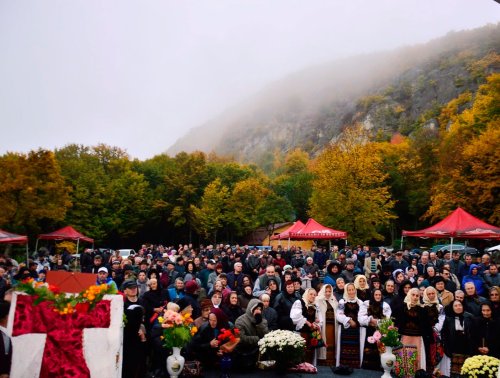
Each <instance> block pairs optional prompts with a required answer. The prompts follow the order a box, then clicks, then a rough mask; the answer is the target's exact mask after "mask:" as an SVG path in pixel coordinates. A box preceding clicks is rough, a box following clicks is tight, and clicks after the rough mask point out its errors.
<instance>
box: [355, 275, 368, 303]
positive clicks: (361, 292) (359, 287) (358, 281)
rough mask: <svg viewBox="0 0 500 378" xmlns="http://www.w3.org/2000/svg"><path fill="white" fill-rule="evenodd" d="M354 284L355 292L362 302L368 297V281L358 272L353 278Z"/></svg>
mask: <svg viewBox="0 0 500 378" xmlns="http://www.w3.org/2000/svg"><path fill="white" fill-rule="evenodd" d="M354 286H355V287H356V294H357V296H358V298H359V299H360V300H361V301H362V302H364V301H367V300H369V299H370V295H371V292H370V286H368V282H367V280H366V277H365V275H364V274H358V275H357V276H356V277H355V278H354Z"/></svg>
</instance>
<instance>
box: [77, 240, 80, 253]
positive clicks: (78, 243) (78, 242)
mask: <svg viewBox="0 0 500 378" xmlns="http://www.w3.org/2000/svg"><path fill="white" fill-rule="evenodd" d="M79 246H80V239H76V253H78V247H79Z"/></svg>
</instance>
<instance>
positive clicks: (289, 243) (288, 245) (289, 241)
mask: <svg viewBox="0 0 500 378" xmlns="http://www.w3.org/2000/svg"><path fill="white" fill-rule="evenodd" d="M288 250H290V236H289V237H288Z"/></svg>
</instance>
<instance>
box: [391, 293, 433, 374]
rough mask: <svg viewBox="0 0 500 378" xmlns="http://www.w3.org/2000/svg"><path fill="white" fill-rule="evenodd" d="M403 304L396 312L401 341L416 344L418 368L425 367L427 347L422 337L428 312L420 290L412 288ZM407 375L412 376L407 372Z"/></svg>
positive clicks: (404, 343)
mask: <svg viewBox="0 0 500 378" xmlns="http://www.w3.org/2000/svg"><path fill="white" fill-rule="evenodd" d="M403 303H404V304H403V306H400V307H398V308H397V311H395V312H394V318H395V323H396V327H398V329H399V334H400V335H401V343H402V344H403V345H405V346H414V347H416V350H417V370H418V369H424V370H425V367H426V364H425V347H424V340H423V338H422V336H423V334H424V329H425V327H426V323H427V322H426V316H427V313H426V311H425V310H424V308H423V307H422V305H421V304H420V292H419V290H418V289H417V288H412V289H410V290H409V291H408V294H407V295H406V297H405V299H404V301H403ZM405 376H410V375H408V374H405Z"/></svg>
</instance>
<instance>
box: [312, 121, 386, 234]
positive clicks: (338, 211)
mask: <svg viewBox="0 0 500 378" xmlns="http://www.w3.org/2000/svg"><path fill="white" fill-rule="evenodd" d="M313 172H314V173H315V175H316V176H315V179H314V181H313V192H312V196H311V210H310V214H311V216H312V217H314V218H315V219H317V220H318V221H319V222H321V223H323V224H325V225H327V226H330V227H333V228H335V229H341V230H344V231H348V232H349V234H350V240H352V241H353V242H354V243H365V242H367V241H368V240H370V239H380V240H381V239H383V236H382V234H381V233H380V231H381V229H382V228H383V227H387V226H388V225H389V222H390V220H391V219H393V218H394V217H395V215H394V214H393V213H392V210H393V208H394V201H393V200H392V199H391V196H390V192H389V187H388V186H387V185H386V184H385V180H386V179H387V173H385V172H384V171H383V164H382V159H381V157H380V154H379V151H378V147H377V145H376V144H375V143H372V142H369V135H368V133H367V132H366V131H365V130H364V129H363V128H362V127H361V126H359V125H358V126H355V127H352V128H348V129H346V130H345V131H344V133H343V135H342V136H341V138H340V139H339V140H338V141H337V142H336V143H334V144H332V145H331V146H330V147H329V148H327V149H326V150H325V151H323V153H322V154H321V155H320V156H319V157H318V158H317V160H316V162H315V164H314V167H313Z"/></svg>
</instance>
